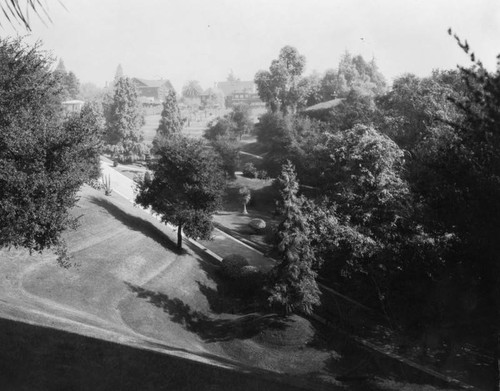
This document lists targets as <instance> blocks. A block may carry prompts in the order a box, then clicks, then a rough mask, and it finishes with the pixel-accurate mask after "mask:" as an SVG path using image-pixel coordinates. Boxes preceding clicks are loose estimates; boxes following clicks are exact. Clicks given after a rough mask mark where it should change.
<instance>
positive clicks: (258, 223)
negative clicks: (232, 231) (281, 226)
mask: <svg viewBox="0 0 500 391" xmlns="http://www.w3.org/2000/svg"><path fill="white" fill-rule="evenodd" d="M248 225H249V226H250V227H251V228H252V229H253V230H254V231H255V232H256V233H258V234H261V233H263V232H264V230H265V229H266V222H265V221H264V220H262V219H252V220H251V221H250V223H248Z"/></svg>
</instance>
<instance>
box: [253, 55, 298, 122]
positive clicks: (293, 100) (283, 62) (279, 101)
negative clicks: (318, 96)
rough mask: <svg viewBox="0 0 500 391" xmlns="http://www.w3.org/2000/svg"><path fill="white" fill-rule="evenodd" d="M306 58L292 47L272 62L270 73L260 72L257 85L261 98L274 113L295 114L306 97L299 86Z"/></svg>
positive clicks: (257, 76) (256, 80)
mask: <svg viewBox="0 0 500 391" xmlns="http://www.w3.org/2000/svg"><path fill="white" fill-rule="evenodd" d="M305 64H306V58H305V57H304V56H303V55H301V54H299V52H298V51H297V49H295V48H294V47H292V46H285V47H283V48H282V49H281V50H280V54H279V56H278V58H277V59H276V60H273V61H272V62H271V66H270V67H269V71H259V72H257V74H256V75H255V84H257V89H258V91H259V96H260V98H261V99H262V100H263V101H264V102H266V105H267V106H268V108H269V109H270V110H271V111H272V112H276V111H281V112H283V113H295V112H296V111H297V107H298V106H299V105H300V104H301V103H302V101H303V99H304V95H305V91H304V89H303V88H300V87H301V86H300V85H299V81H300V76H301V75H302V73H303V71H304V67H305Z"/></svg>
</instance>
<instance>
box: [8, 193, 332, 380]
mask: <svg viewBox="0 0 500 391" xmlns="http://www.w3.org/2000/svg"><path fill="white" fill-rule="evenodd" d="M73 213H74V214H75V215H76V216H77V217H78V218H79V224H80V226H79V228H78V229H77V230H76V231H70V232H68V233H67V234H66V235H65V237H66V240H67V243H68V248H69V252H70V255H71V260H70V266H69V267H67V268H64V267H62V266H60V265H59V264H58V263H57V262H56V259H55V256H54V255H52V254H51V253H50V252H46V253H45V254H43V255H38V254H35V255H32V256H30V255H29V254H28V253H26V252H25V251H23V250H11V251H8V250H2V251H1V252H0V257H1V259H2V262H1V263H0V273H1V276H2V277H1V278H2V282H3V283H2V284H0V302H2V303H4V302H5V303H12V306H8V307H7V306H4V305H3V304H2V306H0V310H1V311H4V312H5V313H7V312H8V314H7V315H8V316H7V317H9V318H11V319H21V320H27V321H30V322H35V323H39V322H41V323H42V324H45V325H48V326H56V327H61V328H63V329H65V330H68V331H71V332H76V333H82V334H85V335H90V336H92V337H97V338H101V337H103V338H105V339H108V340H112V341H115V342H122V341H123V342H126V343H130V341H132V342H134V344H139V345H141V344H142V345H143V346H145V347H151V346H155V347H158V349H160V350H162V349H163V350H165V351H167V352H174V353H177V354H180V355H188V356H190V357H199V359H200V360H205V361H210V362H212V363H217V364H220V365H230V366H237V367H240V368H246V369H245V370H246V371H248V370H249V368H254V370H255V371H259V370H271V371H273V372H290V373H293V374H304V373H311V372H317V371H322V368H323V367H324V365H325V363H326V362H327V361H328V360H329V358H330V353H327V352H325V351H323V350H322V349H316V348H312V347H307V346H305V344H306V343H308V342H309V340H310V339H311V338H312V337H313V335H312V334H310V335H309V334H308V335H306V336H305V337H306V339H303V338H302V337H299V338H295V339H294V340H293V341H292V344H293V346H291V347H290V348H287V347H285V348H283V346H271V345H269V341H268V339H266V338H264V339H263V338H262V332H263V330H265V329H266V328H267V329H270V330H275V332H278V333H279V331H276V330H287V329H290V330H295V329H296V326H295V322H294V320H293V319H292V320H289V321H287V322H286V323H283V322H282V321H281V320H280V319H278V318H277V317H275V316H272V315H262V314H232V313H229V311H228V313H226V312H224V309H223V308H222V307H221V306H220V305H219V304H220V302H222V301H224V298H222V297H218V289H219V282H220V278H219V276H218V273H217V266H214V265H213V264H211V263H210V262H208V261H207V260H204V259H202V258H201V257H200V256H198V255H196V254H195V253H193V251H192V250H191V249H189V248H188V249H187V250H185V251H184V252H182V253H181V254H179V253H178V252H177V251H176V249H175V247H174V239H175V232H172V231H171V230H169V229H167V228H166V227H164V226H163V225H162V224H160V223H159V222H157V221H156V220H155V219H153V218H152V217H150V216H149V215H147V214H146V213H144V212H143V211H142V210H140V209H138V208H135V207H133V206H132V205H131V204H130V203H129V202H128V201H126V200H124V199H122V198H120V197H119V196H118V195H112V196H111V197H105V196H104V195H103V194H102V192H99V191H96V190H94V189H91V188H90V187H85V188H84V189H83V190H82V192H81V194H80V200H79V202H78V207H77V208H75V209H74V211H73ZM225 301H226V302H227V301H231V298H226V299H225ZM41 314H49V315H50V316H53V317H54V319H55V320H53V321H52V320H50V319H52V318H50V319H49V320H47V317H46V316H45V315H43V316H42V315H41ZM60 319H65V320H68V322H66V321H62V320H60ZM299 319H300V318H299ZM301 322H304V321H301ZM306 323H307V324H306V326H307V327H306V328H307V329H308V330H309V329H310V327H311V326H310V325H309V322H306ZM299 325H300V324H299ZM108 332H111V333H113V334H112V335H109V333H108ZM274 338H275V337H274V336H273V337H272V338H271V340H274ZM23 343H24V342H23ZM272 343H273V342H272V341H271V344H272ZM37 346H38V345H36V344H35V346H34V347H33V349H34V350H35V352H34V353H33V354H35V353H36V354H40V352H38V351H36V349H37ZM43 349H45V350H46V349H47V348H45V347H44V348H43ZM294 352H295V353H294ZM45 353H46V354H48V355H50V352H45ZM291 353H294V354H291ZM13 354H15V352H14V353H13ZM68 354H69V353H68ZM71 354H75V352H73V353H71ZM8 357H9V353H8V352H4V353H3V355H2V359H8ZM15 358H16V357H12V359H13V360H14V359H15ZM303 360H305V362H306V364H304V362H303ZM252 371H253V370H252ZM325 374H326V373H325ZM5 375H6V374H5ZM277 376H278V377H280V376H279V375H277ZM1 379H2V377H1V376H0V380H1ZM297 381H298V380H297ZM313 383H315V382H313Z"/></svg>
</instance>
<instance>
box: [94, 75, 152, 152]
mask: <svg viewBox="0 0 500 391" xmlns="http://www.w3.org/2000/svg"><path fill="white" fill-rule="evenodd" d="M104 109H105V110H104V115H105V118H106V132H105V137H104V140H105V142H106V143H107V144H108V145H109V148H108V149H109V150H110V152H111V153H112V154H113V155H114V157H116V158H118V159H119V160H122V161H132V160H134V159H135V158H136V157H140V156H141V155H143V154H144V153H146V152H147V148H146V147H145V146H144V145H143V144H142V141H143V139H144V137H143V135H142V131H141V127H142V125H144V115H143V111H142V108H141V105H140V103H139V100H138V94H137V89H136V87H135V85H134V83H133V82H132V80H131V79H129V78H127V77H122V78H120V79H118V81H117V82H116V83H115V85H114V91H113V95H112V97H108V99H106V100H105V105H104Z"/></svg>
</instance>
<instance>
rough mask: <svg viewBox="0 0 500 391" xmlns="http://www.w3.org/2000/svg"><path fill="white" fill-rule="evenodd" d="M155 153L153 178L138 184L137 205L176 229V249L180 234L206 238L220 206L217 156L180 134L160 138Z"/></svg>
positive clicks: (221, 178) (220, 178) (222, 184)
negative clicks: (155, 214)
mask: <svg viewBox="0 0 500 391" xmlns="http://www.w3.org/2000/svg"><path fill="white" fill-rule="evenodd" d="M156 154H157V156H158V160H157V161H154V162H151V163H150V165H149V168H150V170H151V172H152V178H150V179H148V178H143V179H139V180H138V182H137V189H138V194H137V197H136V203H137V204H139V205H142V206H144V207H151V208H152V209H153V211H155V212H156V213H158V214H160V215H161V218H162V221H163V222H165V223H172V224H174V225H176V226H177V246H178V248H182V232H184V233H185V234H186V235H187V236H189V237H192V238H198V237H199V238H204V239H208V238H209V237H210V233H211V231H212V220H211V219H212V214H213V213H214V212H215V211H216V210H217V209H218V208H219V207H220V203H221V197H222V192H223V189H224V187H225V180H224V175H223V172H222V169H221V161H220V159H219V157H218V156H217V154H214V153H213V151H212V149H210V148H208V147H207V146H206V145H205V143H204V142H203V140H197V139H191V138H187V137H183V136H180V135H173V136H171V137H169V138H165V139H162V140H161V142H160V143H159V144H158V146H157V151H156Z"/></svg>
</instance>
